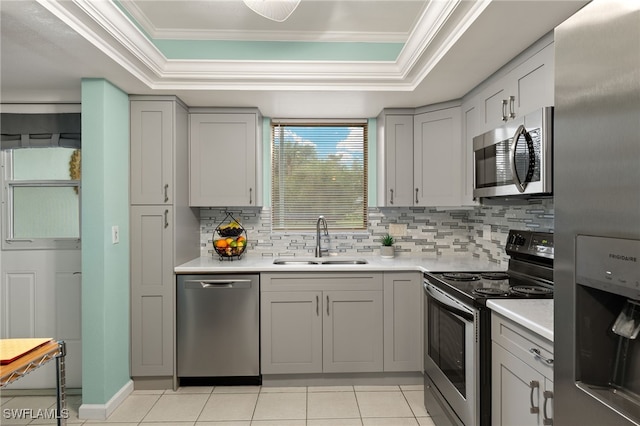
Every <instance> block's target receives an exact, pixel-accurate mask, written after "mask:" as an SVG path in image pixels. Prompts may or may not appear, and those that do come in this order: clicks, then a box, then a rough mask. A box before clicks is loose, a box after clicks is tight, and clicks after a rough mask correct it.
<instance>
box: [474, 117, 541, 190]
mask: <svg viewBox="0 0 640 426" xmlns="http://www.w3.org/2000/svg"><path fill="white" fill-rule="evenodd" d="M552 155H553V107H544V108H541V109H538V110H536V111H534V112H532V113H530V114H527V115H524V116H522V117H519V118H517V119H514V120H511V121H509V122H508V123H506V124H504V125H503V126H500V127H498V128H497V129H494V130H491V131H489V132H486V133H483V134H481V135H479V136H476V137H474V138H473V157H474V181H473V196H474V197H476V198H482V197H504V196H514V195H518V196H534V195H538V196H542V195H551V193H552V192H553V182H552V171H553V170H552V169H553V161H552Z"/></svg>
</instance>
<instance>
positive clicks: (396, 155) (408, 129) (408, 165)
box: [377, 110, 413, 207]
mask: <svg viewBox="0 0 640 426" xmlns="http://www.w3.org/2000/svg"><path fill="white" fill-rule="evenodd" d="M377 124H378V205H379V206H381V207H402V206H405V207H406V206H412V205H413V110H410V111H409V112H407V111H404V110H403V111H400V110H398V111H395V110H389V111H383V112H382V113H381V114H380V115H379V116H378V121H377Z"/></svg>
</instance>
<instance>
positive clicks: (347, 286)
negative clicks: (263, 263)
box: [260, 266, 382, 292]
mask: <svg viewBox="0 0 640 426" xmlns="http://www.w3.org/2000/svg"><path fill="white" fill-rule="evenodd" d="M320 267H322V266H320ZM260 283H261V284H260V285H261V289H262V291H263V292H265V291H329V290H380V291H382V273H381V272H322V271H318V272H291V273H286V272H285V273H273V274H271V273H266V274H261V276H260Z"/></svg>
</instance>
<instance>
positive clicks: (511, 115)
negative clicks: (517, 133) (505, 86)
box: [509, 96, 516, 118]
mask: <svg viewBox="0 0 640 426" xmlns="http://www.w3.org/2000/svg"><path fill="white" fill-rule="evenodd" d="M509 118H516V97H515V96H509Z"/></svg>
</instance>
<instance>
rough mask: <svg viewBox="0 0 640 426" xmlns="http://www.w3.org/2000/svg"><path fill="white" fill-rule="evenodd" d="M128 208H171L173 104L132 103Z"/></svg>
mask: <svg viewBox="0 0 640 426" xmlns="http://www.w3.org/2000/svg"><path fill="white" fill-rule="evenodd" d="M130 108H131V111H130V114H131V204H153V205H158V204H173V190H174V188H173V183H174V180H173V162H174V158H173V147H174V139H175V129H174V122H175V115H176V106H175V102H171V101H164V102H163V101H156V100H135V101H132V102H131V107H130Z"/></svg>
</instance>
